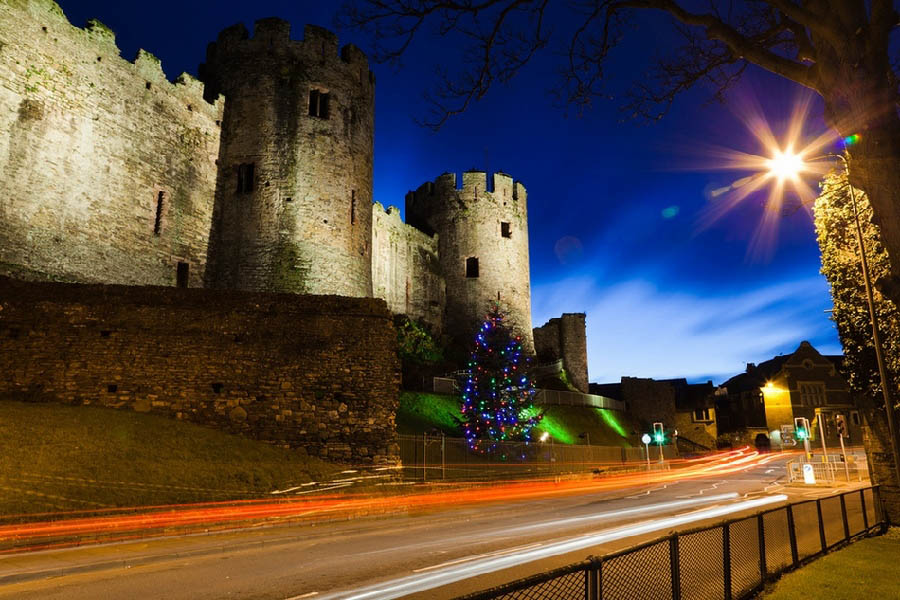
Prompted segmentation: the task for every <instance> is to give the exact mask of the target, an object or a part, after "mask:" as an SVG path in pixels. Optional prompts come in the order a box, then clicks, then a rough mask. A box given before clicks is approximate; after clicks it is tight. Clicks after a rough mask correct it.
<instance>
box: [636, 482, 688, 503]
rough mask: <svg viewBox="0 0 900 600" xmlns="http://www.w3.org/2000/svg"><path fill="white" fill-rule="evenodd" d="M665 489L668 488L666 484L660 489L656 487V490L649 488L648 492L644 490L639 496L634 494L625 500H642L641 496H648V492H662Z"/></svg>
mask: <svg viewBox="0 0 900 600" xmlns="http://www.w3.org/2000/svg"><path fill="white" fill-rule="evenodd" d="M676 483H678V482H676ZM667 487H669V485H668V484H666V485H664V486H662V487H658V488H650V489H649V490H645V491H643V492H641V493H640V494H635V495H634V496H625V498H626V499H627V500H634V499H635V498H642V497H643V496H649V495H650V492H658V491H659V490H664V489H666V488H667Z"/></svg>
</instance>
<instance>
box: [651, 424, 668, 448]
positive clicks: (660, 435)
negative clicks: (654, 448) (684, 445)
mask: <svg viewBox="0 0 900 600" xmlns="http://www.w3.org/2000/svg"><path fill="white" fill-rule="evenodd" d="M653 441H654V442H656V443H657V444H663V443H664V442H665V441H666V432H665V429H663V424H662V423H654V424H653Z"/></svg>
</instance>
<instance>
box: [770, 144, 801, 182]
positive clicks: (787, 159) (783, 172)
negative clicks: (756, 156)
mask: <svg viewBox="0 0 900 600" xmlns="http://www.w3.org/2000/svg"><path fill="white" fill-rule="evenodd" d="M766 166H767V167H768V169H769V174H770V175H772V176H773V177H776V178H778V180H779V181H784V180H785V179H790V180H792V181H795V180H797V178H798V177H799V175H800V172H801V171H803V168H804V162H803V158H802V157H801V156H800V155H799V154H795V153H794V151H793V149H791V148H790V147H788V148H787V149H785V150H783V151H782V150H777V151H776V152H775V153H774V156H772V158H770V159H769V160H768V162H767V163H766Z"/></svg>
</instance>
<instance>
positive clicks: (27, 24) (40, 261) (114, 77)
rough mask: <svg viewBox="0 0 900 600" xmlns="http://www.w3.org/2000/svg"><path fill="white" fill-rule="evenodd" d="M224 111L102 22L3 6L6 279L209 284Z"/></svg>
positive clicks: (1, 241)
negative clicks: (123, 44) (122, 42)
mask: <svg viewBox="0 0 900 600" xmlns="http://www.w3.org/2000/svg"><path fill="white" fill-rule="evenodd" d="M221 110H222V102H221V101H218V102H216V103H215V104H210V103H208V102H206V101H204V99H203V86H202V85H201V84H200V83H199V82H197V81H196V80H194V79H193V78H191V77H190V76H189V75H182V76H181V77H180V78H179V79H178V80H177V82H176V83H175V84H172V83H170V82H169V81H167V80H166V77H165V75H164V74H163V71H162V68H161V66H160V63H159V61H158V60H157V59H156V58H154V57H153V56H152V55H150V54H149V53H146V52H144V51H140V52H139V53H138V56H137V58H136V59H135V61H134V62H133V63H131V62H128V61H126V60H124V59H122V58H121V57H120V56H119V49H118V48H117V47H116V43H115V37H114V35H113V33H112V32H111V31H110V30H109V29H107V28H106V27H104V26H103V25H102V24H100V23H98V22H95V21H94V22H89V23H88V25H87V27H86V28H85V29H79V28H77V27H73V26H72V25H70V24H69V22H68V20H67V19H66V17H65V15H64V14H63V12H62V11H61V10H60V8H59V6H58V5H57V4H56V3H55V2H52V1H51V0H3V1H0V189H2V190H3V194H2V197H0V274H7V275H14V276H16V277H21V278H28V279H52V280H70V281H87V282H93V281H97V282H99V281H103V282H109V283H120V284H129V285H174V284H175V282H176V271H177V268H178V266H177V265H178V263H185V264H186V265H188V277H189V281H190V283H191V285H200V284H201V282H202V276H203V271H204V268H205V264H206V255H207V240H208V237H209V229H210V223H211V217H212V204H211V202H210V199H211V198H212V196H213V193H214V188H215V182H216V164H215V161H216V157H217V155H218V151H219V125H218V123H219V120H220V119H221V117H220V114H221ZM182 268H183V267H182Z"/></svg>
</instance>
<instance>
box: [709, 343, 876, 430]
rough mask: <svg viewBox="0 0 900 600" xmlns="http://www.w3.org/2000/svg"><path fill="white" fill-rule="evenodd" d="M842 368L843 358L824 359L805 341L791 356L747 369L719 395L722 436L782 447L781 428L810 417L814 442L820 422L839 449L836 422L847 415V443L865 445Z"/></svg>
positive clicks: (859, 421)
mask: <svg viewBox="0 0 900 600" xmlns="http://www.w3.org/2000/svg"><path fill="white" fill-rule="evenodd" d="M842 362H843V356H826V355H822V354H820V353H819V352H818V351H817V350H816V349H815V348H814V347H813V346H812V344H810V343H809V342H806V341H804V342H801V344H800V346H799V347H798V348H797V349H796V350H795V351H794V352H793V353H792V354H789V355H783V356H776V357H775V358H772V359H769V360H767V361H765V362H762V363H760V364H758V365H754V364H752V363H751V364H748V365H747V370H746V371H745V372H744V373H741V374H740V375H735V376H734V377H732V378H731V379H729V380H728V381H726V382H725V383H723V384H722V385H721V386H720V387H719V389H718V390H717V394H716V408H717V414H718V419H719V431H720V432H723V433H734V434H739V437H741V438H744V439H747V440H748V441H751V442H757V443H760V444H764V443H765V442H766V441H769V442H770V443H771V444H772V445H773V446H779V445H780V444H781V441H782V439H781V428H782V426H784V425H791V426H792V425H793V423H794V418H795V417H806V418H807V419H808V420H809V424H810V429H811V432H810V433H811V435H812V439H813V440H818V439H819V437H820V433H819V431H820V429H819V421H820V420H821V422H822V426H823V429H824V432H825V440H826V443H837V442H838V439H837V426H836V424H835V417H836V416H837V415H844V417H845V418H846V419H847V423H848V426H849V433H850V438H849V440H845V442H847V443H851V444H859V443H862V430H861V425H862V422H861V418H860V414H859V412H858V411H857V410H856V408H855V406H854V404H853V400H852V397H851V395H850V387H849V385H848V384H847V380H846V379H845V378H844V377H843V375H841V373H840V367H841V364H842Z"/></svg>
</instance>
